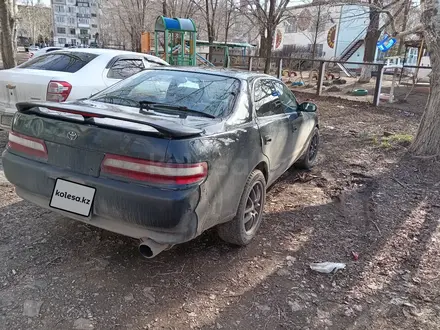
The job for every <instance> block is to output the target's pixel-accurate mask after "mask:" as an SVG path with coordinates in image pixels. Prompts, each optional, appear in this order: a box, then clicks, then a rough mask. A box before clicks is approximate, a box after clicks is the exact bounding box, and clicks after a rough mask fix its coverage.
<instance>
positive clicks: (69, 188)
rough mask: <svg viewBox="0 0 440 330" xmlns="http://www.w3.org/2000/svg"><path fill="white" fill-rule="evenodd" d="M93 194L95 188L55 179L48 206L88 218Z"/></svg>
mask: <svg viewBox="0 0 440 330" xmlns="http://www.w3.org/2000/svg"><path fill="white" fill-rule="evenodd" d="M95 193H96V188H94V187H89V186H86V185H83V184H79V183H76V182H72V181H68V180H64V179H57V180H56V182H55V187H54V189H53V193H52V198H51V199H50V204H49V206H50V207H52V208H54V209H57V210H61V211H66V212H70V213H73V214H77V215H81V216H83V217H89V216H90V213H91V211H92V205H93V199H94V198H95Z"/></svg>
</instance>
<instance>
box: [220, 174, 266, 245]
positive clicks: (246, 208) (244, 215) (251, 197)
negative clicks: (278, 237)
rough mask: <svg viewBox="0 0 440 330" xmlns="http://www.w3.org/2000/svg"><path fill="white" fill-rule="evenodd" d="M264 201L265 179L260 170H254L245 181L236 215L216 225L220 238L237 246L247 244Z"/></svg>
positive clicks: (251, 236)
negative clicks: (228, 220) (230, 219)
mask: <svg viewBox="0 0 440 330" xmlns="http://www.w3.org/2000/svg"><path fill="white" fill-rule="evenodd" d="M265 203H266V179H265V178H264V175H263V173H261V171H259V170H254V171H253V172H252V173H251V175H250V176H249V178H248V180H247V181H246V185H245V187H244V190H243V193H242V195H241V199H240V204H239V206H238V211H237V215H236V216H235V218H234V219H233V220H232V221H230V222H227V223H224V224H221V225H219V226H218V227H217V232H218V234H219V236H220V238H221V239H222V240H224V241H225V242H228V243H231V244H234V245H238V246H244V245H247V244H249V243H250V242H251V240H252V239H253V238H254V237H255V235H256V233H257V231H258V228H259V227H260V224H261V219H262V216H263V208H264V204H265Z"/></svg>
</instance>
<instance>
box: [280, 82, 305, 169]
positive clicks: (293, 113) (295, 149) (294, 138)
mask: <svg viewBox="0 0 440 330" xmlns="http://www.w3.org/2000/svg"><path fill="white" fill-rule="evenodd" d="M273 84H274V87H275V90H276V92H277V94H278V98H279V100H280V102H281V107H282V109H283V111H284V112H285V113H286V114H288V115H289V123H290V129H291V135H290V140H289V145H290V149H291V150H290V151H289V153H290V159H289V166H290V165H292V164H293V163H294V162H295V161H296V160H297V159H298V158H299V157H300V156H301V152H302V150H303V147H304V143H305V142H306V141H304V136H305V135H304V133H305V132H304V129H303V128H304V125H303V124H304V119H305V116H304V114H303V113H302V112H301V111H299V107H298V102H297V101H296V98H295V96H294V95H293V93H292V91H291V90H290V89H289V88H287V86H286V85H284V84H283V83H282V82H281V81H279V80H274V82H273Z"/></svg>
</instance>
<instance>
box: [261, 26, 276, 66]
mask: <svg viewBox="0 0 440 330" xmlns="http://www.w3.org/2000/svg"><path fill="white" fill-rule="evenodd" d="M275 28H276V26H270V27H269V28H268V29H267V36H266V45H265V46H266V47H265V48H266V50H265V52H264V57H265V62H264V73H266V74H270V62H271V57H272V47H273V38H274V35H275Z"/></svg>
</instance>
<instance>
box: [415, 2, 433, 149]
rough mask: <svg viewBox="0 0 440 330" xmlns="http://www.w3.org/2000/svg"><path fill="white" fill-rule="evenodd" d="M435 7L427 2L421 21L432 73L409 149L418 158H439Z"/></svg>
mask: <svg viewBox="0 0 440 330" xmlns="http://www.w3.org/2000/svg"><path fill="white" fill-rule="evenodd" d="M437 6H438V3H437V2H436V1H427V2H426V9H425V11H424V12H423V14H422V20H421V21H422V24H423V26H424V30H425V31H424V32H425V33H424V35H425V41H426V45H427V47H428V49H429V55H430V60H431V67H432V71H431V90H430V93H429V98H428V103H427V106H426V108H425V111H424V113H423V117H422V120H421V122H420V125H419V129H418V131H417V135H416V137H415V139H414V142H413V144H412V145H411V148H410V151H411V152H412V153H414V154H415V155H419V156H440V129H439V127H440V111H439V109H440V38H439V35H440V10H438V8H437Z"/></svg>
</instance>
